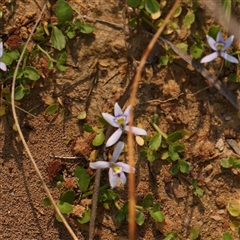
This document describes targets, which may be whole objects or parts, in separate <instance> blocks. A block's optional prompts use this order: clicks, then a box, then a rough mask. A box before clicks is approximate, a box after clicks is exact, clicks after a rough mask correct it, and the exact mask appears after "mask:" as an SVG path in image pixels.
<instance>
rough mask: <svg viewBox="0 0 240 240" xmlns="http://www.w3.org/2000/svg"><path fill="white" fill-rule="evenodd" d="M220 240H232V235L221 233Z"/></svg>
mask: <svg viewBox="0 0 240 240" xmlns="http://www.w3.org/2000/svg"><path fill="white" fill-rule="evenodd" d="M221 240H233V238H232V235H231V234H230V233H228V232H226V233H223V235H222V238H221Z"/></svg>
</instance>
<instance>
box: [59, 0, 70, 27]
mask: <svg viewBox="0 0 240 240" xmlns="http://www.w3.org/2000/svg"><path fill="white" fill-rule="evenodd" d="M56 16H57V18H58V21H59V23H65V22H66V21H70V20H71V19H72V8H71V6H70V5H69V4H68V3H67V2H66V1H64V0H58V3H57V6H56Z"/></svg>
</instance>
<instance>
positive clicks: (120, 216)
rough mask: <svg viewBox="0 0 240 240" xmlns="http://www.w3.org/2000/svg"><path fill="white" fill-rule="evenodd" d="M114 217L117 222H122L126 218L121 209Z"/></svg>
mask: <svg viewBox="0 0 240 240" xmlns="http://www.w3.org/2000/svg"><path fill="white" fill-rule="evenodd" d="M114 219H115V221H116V222H119V223H120V222H122V221H123V220H124V219H125V214H124V212H123V211H122V210H121V209H120V210H118V211H117V212H116V214H115V216H114Z"/></svg>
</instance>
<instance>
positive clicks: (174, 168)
mask: <svg viewBox="0 0 240 240" xmlns="http://www.w3.org/2000/svg"><path fill="white" fill-rule="evenodd" d="M170 172H171V174H172V175H176V174H177V173H178V172H179V165H174V166H173V167H172V168H171V170H170Z"/></svg>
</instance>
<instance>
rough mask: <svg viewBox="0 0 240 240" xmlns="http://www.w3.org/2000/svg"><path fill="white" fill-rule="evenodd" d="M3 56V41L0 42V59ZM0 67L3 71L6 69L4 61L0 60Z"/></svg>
mask: <svg viewBox="0 0 240 240" xmlns="http://www.w3.org/2000/svg"><path fill="white" fill-rule="evenodd" d="M2 56H3V42H0V59H1V58H2ZM0 69H2V70H3V71H6V70H7V66H6V64H5V63H4V62H1V61H0Z"/></svg>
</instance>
